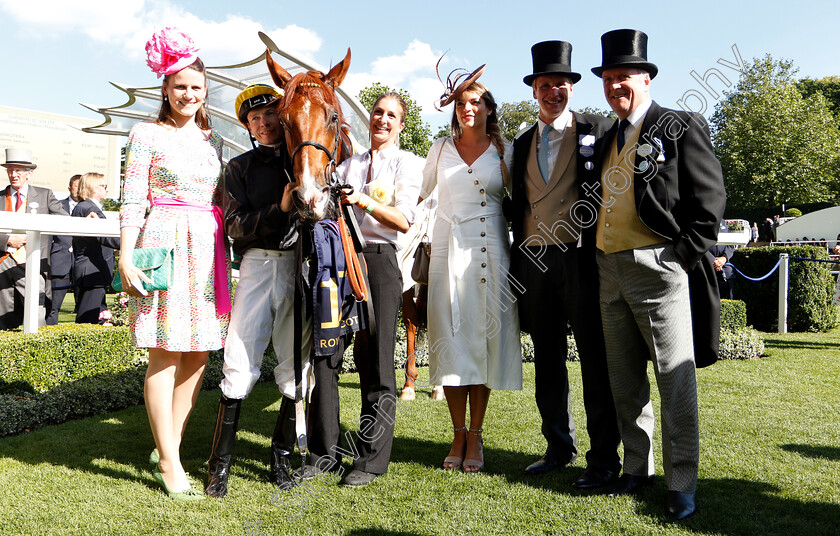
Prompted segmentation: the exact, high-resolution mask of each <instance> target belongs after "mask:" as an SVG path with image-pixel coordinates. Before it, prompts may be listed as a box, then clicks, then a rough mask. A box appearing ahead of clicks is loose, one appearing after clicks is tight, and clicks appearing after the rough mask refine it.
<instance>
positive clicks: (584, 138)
mask: <svg viewBox="0 0 840 536" xmlns="http://www.w3.org/2000/svg"><path fill="white" fill-rule="evenodd" d="M578 144H579V145H580V146H581V147H592V146H593V145H595V135H594V134H580V135H578Z"/></svg>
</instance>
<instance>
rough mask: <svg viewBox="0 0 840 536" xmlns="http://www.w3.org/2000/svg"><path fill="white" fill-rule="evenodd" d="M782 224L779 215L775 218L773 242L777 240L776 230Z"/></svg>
mask: <svg viewBox="0 0 840 536" xmlns="http://www.w3.org/2000/svg"><path fill="white" fill-rule="evenodd" d="M781 224H782V222H780V221H779V215H778V214H776V215H775V216H773V227H772V231H773V238H772V240H776V229H778V228H779V225H781Z"/></svg>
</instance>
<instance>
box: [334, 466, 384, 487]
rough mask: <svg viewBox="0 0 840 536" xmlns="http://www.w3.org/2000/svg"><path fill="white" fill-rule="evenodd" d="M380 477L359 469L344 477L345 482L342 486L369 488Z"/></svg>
mask: <svg viewBox="0 0 840 536" xmlns="http://www.w3.org/2000/svg"><path fill="white" fill-rule="evenodd" d="M378 476H379V475H377V474H375V473H367V472H365V471H360V470H359V469H353V470H352V471H350V473H349V474H348V475H347V476H345V477H344V481H343V482H342V483H341V485H342V486H351V487H361V486H367V485H368V484H370V483H371V482H373V480H374V479H375V478H376V477H378Z"/></svg>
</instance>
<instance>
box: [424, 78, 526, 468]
mask: <svg viewBox="0 0 840 536" xmlns="http://www.w3.org/2000/svg"><path fill="white" fill-rule="evenodd" d="M482 71H483V67H482V68H479V69H478V70H476V71H475V72H473V73H472V74H471V75H470V76H468V77H467V80H466V81H464V82H463V83H461V84H460V85H459V86H458V87H457V88H456V89H454V90H452V89H451V88H452V86H454V85H455V83H457V79H456V81H455V82H454V83H452V84H451V85H450V91H449V92H447V94H445V95H444V98H443V99H441V102H440V105H441V106H445V105H446V104H448V103H449V102H453V101H454V102H455V109H454V110H453V114H452V123H451V126H452V133H453V136H452V137H451V138H442V139H438V140H437V141H436V142H435V143H434V145H433V146H432V149H431V150H430V151H429V156H428V158H427V159H426V166H425V168H424V170H423V186H422V189H421V192H420V196H421V197H422V198H424V199H425V198H427V197H428V196H429V195H430V194H431V193H432V191H433V190H434V189H435V188H436V187H437V188H438V207H437V216H436V219H435V226H434V240H433V241H432V257H431V262H430V266H429V298H428V317H429V320H428V330H429V367H430V368H429V376H430V381H431V382H433V383H434V384H435V385H441V384H442V385H443V390H444V392H445V393H446V401H447V403H448V404H449V413H450V416H451V418H452V426H453V429H454V438H453V440H452V448H451V450H450V451H449V455H448V456H446V458H445V459H444V463H443V467H444V468H445V469H456V468H458V467H463V470H464V471H465V472H477V471H480V470H481V469H482V467H483V466H484V449H483V441H482V435H481V434H482V427H483V423H484V414H485V411H486V410H487V403H488V401H489V397H490V391H491V390H492V389H521V388H522V358H521V351H520V345H519V316H518V314H517V309H516V304H515V303H514V299H513V296H514V295H513V293H512V292H511V290H510V287H509V285H508V280H507V274H508V269H509V268H510V240H509V235H508V230H507V224H506V222H505V219H504V216H503V215H502V199H503V198H504V189H505V185H506V184H509V182H510V176H509V173H508V171H507V169H508V167H509V164H510V161H511V157H512V154H513V150H512V149H511V147H510V146H509V145H508V144H507V143H505V142H504V140H503V139H502V136H501V130H500V128H499V125H498V120H497V117H496V102H495V100H494V99H493V95H492V94H491V93H490V92H489V91H488V90H487V88H486V87H484V85H482V84H480V83H478V82H476V81H475V80H476V79H477V78H478V76H480V75H481V72H482ZM451 76H452V75H450V78H451ZM506 161H507V162H506ZM468 402H469V407H470V426H469V428H467V426H466V408H467V403H468Z"/></svg>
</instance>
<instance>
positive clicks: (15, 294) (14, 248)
mask: <svg viewBox="0 0 840 536" xmlns="http://www.w3.org/2000/svg"><path fill="white" fill-rule="evenodd" d="M2 166H3V167H4V168H6V173H7V174H8V175H9V186H7V187H6V188H3V189H2V190H0V210H4V211H7V212H21V213H28V214H61V215H63V216H69V214H67V212H66V211H65V210H64V208H63V207H62V206H61V202H60V201H59V200H58V199H56V198H55V196H54V195H53V193H52V190H49V189H47V188H39V187H37V186H32V185H31V184H29V179H30V178H31V177H32V172H33V170H34V169H35V168H36V167H37V166H36V165H35V164H33V163H32V154H31V153H30V151H29V150H27V149H13V148H8V149H6V163H5V164H2ZM51 238H52V237H50V236H49V235H47V234H42V235H41V266H40V270H39V272H40V277H39V278H38V281H39V285H40V291H39V297H38V325H39V326H43V325H44V323H45V322H46V316H47V310H46V304H47V302H48V300H49V296H50V286H49V285H47V284H46V282H47V279H48V274H49V271H50V241H51ZM0 259H2V262H0V329H13V328H16V327H18V326H20V325H21V324H23V295H24V288H25V286H26V277H25V276H26V235H25V234H5V233H0Z"/></svg>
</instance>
